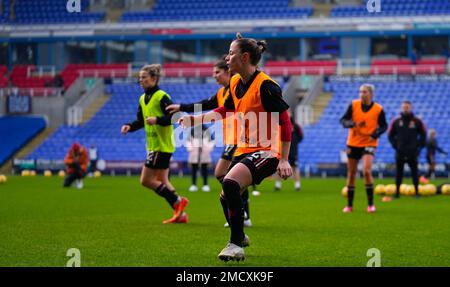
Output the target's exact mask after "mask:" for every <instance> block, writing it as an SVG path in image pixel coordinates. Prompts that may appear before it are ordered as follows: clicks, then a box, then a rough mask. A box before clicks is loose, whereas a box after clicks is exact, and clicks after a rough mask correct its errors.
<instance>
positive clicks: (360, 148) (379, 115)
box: [340, 84, 387, 213]
mask: <svg viewBox="0 0 450 287" xmlns="http://www.w3.org/2000/svg"><path fill="white" fill-rule="evenodd" d="M374 92H375V87H374V86H373V85H370V84H363V85H362V86H361V87H360V88H359V99H358V100H354V101H352V103H351V104H350V106H349V107H348V109H347V111H346V112H345V114H344V116H343V117H342V118H341V120H340V122H341V124H342V125H343V126H344V128H349V133H348V139H347V157H348V161H347V190H348V203H347V206H346V207H345V208H344V210H343V212H344V213H348V212H352V211H353V197H354V194H355V179H356V173H357V172H358V161H359V160H360V159H362V161H363V167H362V168H363V174H364V182H365V185H366V193H367V200H368V207H367V212H369V213H372V212H375V205H374V204H373V177H372V162H373V157H374V154H375V149H376V148H377V146H378V138H379V137H380V136H381V134H382V133H384V132H385V131H386V129H387V123H386V117H385V115H384V111H383V107H382V106H381V105H379V104H378V103H375V102H374V101H373V96H374Z"/></svg>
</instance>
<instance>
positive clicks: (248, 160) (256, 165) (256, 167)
mask: <svg viewBox="0 0 450 287" xmlns="http://www.w3.org/2000/svg"><path fill="white" fill-rule="evenodd" d="M279 162H280V160H279V159H278V158H276V157H271V156H269V154H268V153H267V152H265V151H257V152H254V153H247V154H242V155H240V156H237V157H234V158H233V161H232V162H231V165H230V168H229V169H228V170H231V169H232V168H233V167H234V166H235V165H236V164H238V163H242V164H245V166H246V167H248V169H249V170H250V172H251V174H252V184H260V183H261V182H262V181H263V180H264V179H265V178H266V177H269V176H271V175H272V174H274V173H275V172H276V171H277V167H278V163H279Z"/></svg>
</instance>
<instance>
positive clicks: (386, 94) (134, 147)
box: [29, 81, 450, 168]
mask: <svg viewBox="0 0 450 287" xmlns="http://www.w3.org/2000/svg"><path fill="white" fill-rule="evenodd" d="M360 84H361V82H343V81H341V82H340V81H331V82H329V83H326V85H325V90H326V91H328V92H333V93H334V96H333V98H332V100H331V102H330V103H329V105H328V106H327V108H326V109H325V111H324V113H323V115H322V117H321V118H320V120H319V121H318V122H317V123H316V124H314V125H312V126H309V127H304V133H305V139H304V141H303V142H302V143H301V144H300V145H299V155H300V156H299V160H300V164H301V166H302V167H304V166H305V165H309V166H310V167H312V168H314V167H317V165H318V164H321V163H334V164H336V163H338V162H339V157H340V151H341V150H342V149H345V142H346V138H347V130H346V129H344V128H342V127H341V125H340V124H339V119H340V117H341V116H342V115H343V114H344V112H345V109H346V108H347V106H348V105H349V104H350V102H351V100H352V99H354V98H356V97H357V93H358V88H359V86H360ZM375 84H376V97H375V99H376V100H377V101H378V102H380V103H381V104H382V105H383V106H384V109H385V112H386V117H387V121H388V123H389V122H390V121H392V120H393V119H394V118H395V117H396V116H397V115H398V113H399V109H400V104H401V101H402V100H405V99H409V100H411V101H412V103H413V108H414V111H415V112H416V114H417V115H418V116H419V117H421V118H422V119H423V120H424V122H425V125H426V126H427V128H435V129H436V130H437V132H438V141H439V144H440V145H441V146H442V147H443V148H444V149H445V150H447V151H450V142H449V141H447V140H445V138H446V137H448V135H449V134H450V117H449V116H448V111H447V107H448V105H450V92H449V91H450V81H438V82H430V81H416V82H413V81H407V82H382V83H381V82H379V83H375ZM161 87H162V89H164V90H165V91H167V92H168V93H169V94H170V95H171V97H172V100H173V101H174V102H196V101H199V100H202V99H205V98H207V97H209V96H211V95H213V94H214V93H215V92H216V90H217V88H218V86H217V84H181V83H180V84H173V83H171V84H169V83H167V84H164V83H163V84H162V86H161ZM108 91H109V92H110V93H111V94H112V97H111V99H110V100H109V102H108V103H106V105H105V106H104V107H103V108H102V109H101V110H100V111H99V112H98V113H97V114H96V115H95V116H94V117H93V118H92V119H91V120H90V121H89V122H87V123H86V124H84V125H82V126H79V127H68V126H65V125H63V126H61V127H60V128H59V129H58V130H57V131H56V132H55V133H54V134H53V135H52V136H51V137H49V138H48V139H47V140H46V141H45V142H44V143H43V144H42V145H41V146H39V147H38V148H37V149H36V150H35V151H34V152H33V153H32V154H31V155H30V156H29V158H45V159H61V158H62V157H64V155H65V152H66V150H67V149H68V148H69V147H70V145H71V143H72V142H73V141H74V140H79V141H80V142H81V143H82V144H85V145H90V144H94V145H96V146H97V147H98V148H99V151H100V152H101V157H102V158H103V159H105V160H109V161H122V160H127V161H130V160H131V161H142V160H143V158H144V156H145V149H144V147H145V139H144V131H143V130H140V131H138V132H136V133H131V134H128V135H127V136H122V135H121V134H120V126H121V125H122V124H124V123H127V122H131V121H133V120H134V119H135V117H136V116H135V115H136V111H137V107H138V98H139V96H140V94H141V89H140V87H139V86H138V85H136V84H113V85H110V86H108ZM176 134H177V133H176ZM439 135H440V136H439ZM221 138H222V135H221V130H218V131H217V134H216V139H217V140H218V141H220V140H221ZM176 139H177V137H176ZM439 139H440V140H439ZM177 142H178V143H181V142H182V140H181V141H180V140H179V138H178V139H177ZM222 149H223V148H222V147H216V148H215V150H214V152H213V159H214V160H217V159H218V158H219V157H220V154H221V152H222ZM423 156H424V153H422V158H421V161H422V162H424V158H423ZM173 159H174V160H175V161H186V159H187V151H186V150H185V148H184V147H182V146H181V147H177V150H176V152H175V153H174V155H173ZM375 162H376V163H393V162H394V153H393V150H392V148H391V147H390V145H389V143H388V141H387V137H386V135H383V136H382V137H381V140H380V147H379V148H378V150H377V154H376V157H375ZM438 162H439V163H442V162H443V159H442V158H440V157H438Z"/></svg>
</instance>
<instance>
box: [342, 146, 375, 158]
mask: <svg viewBox="0 0 450 287" xmlns="http://www.w3.org/2000/svg"><path fill="white" fill-rule="evenodd" d="M375 150H376V147H372V146H368V147H353V146H347V157H348V158H352V159H356V160H360V159H361V158H362V157H363V155H366V154H370V155H375Z"/></svg>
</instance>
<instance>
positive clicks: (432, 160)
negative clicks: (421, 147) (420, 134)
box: [422, 129, 447, 183]
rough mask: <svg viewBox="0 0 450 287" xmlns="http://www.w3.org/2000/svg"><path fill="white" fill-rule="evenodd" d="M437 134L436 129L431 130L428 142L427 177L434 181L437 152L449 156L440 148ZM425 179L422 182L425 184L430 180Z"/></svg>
mask: <svg viewBox="0 0 450 287" xmlns="http://www.w3.org/2000/svg"><path fill="white" fill-rule="evenodd" d="M436 138H437V133H436V130H435V129H430V132H429V134H428V140H427V162H428V172H427V175H426V177H427V178H432V179H434V177H435V174H434V171H435V168H436V151H437V152H439V153H441V154H443V155H447V152H446V151H445V150H443V149H442V148H440V147H439V145H438V143H437V139H436ZM427 178H424V179H422V181H423V182H424V183H427V182H428V179H427Z"/></svg>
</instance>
